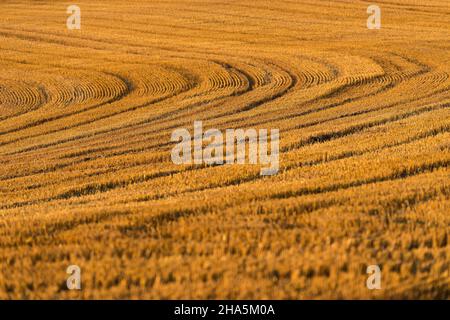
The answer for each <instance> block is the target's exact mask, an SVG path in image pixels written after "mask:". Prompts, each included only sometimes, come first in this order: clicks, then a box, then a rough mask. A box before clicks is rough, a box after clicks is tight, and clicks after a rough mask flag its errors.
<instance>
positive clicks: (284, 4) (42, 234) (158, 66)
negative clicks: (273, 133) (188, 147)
mask: <svg viewBox="0 0 450 320" xmlns="http://www.w3.org/2000/svg"><path fill="white" fill-rule="evenodd" d="M71 4H72V3H67V2H65V1H50V0H41V1H31V0H17V1H15V0H3V1H2V2H1V4H0V11H1V19H0V62H1V68H0V164H1V166H0V298H5V299H18V298H25V299H29V298H32V299H39V298H56V299H60V298H80V299H89V298H96V299H104V298H125V299H128V298H132V299H135V298H146V299H160V298H170V299H178V298H185V299H198V298H201V299H216V298H223V299H235V298H247V299H267V298H271V299H307V298H308V299H324V298H331V299H334V298H356V299H360V298H387V299H389V298H422V299H431V298H449V297H450V273H449V269H450V242H449V233H450V183H449V181H450V179H449V178H450V169H449V163H450V132H449V130H450V79H449V75H450V23H449V22H450V5H449V2H448V1H447V0H429V1H413V0H389V1H385V0H379V1H377V4H378V5H379V7H380V9H381V13H382V15H381V23H382V25H381V28H380V29H378V30H377V29H375V30H371V29H368V27H367V25H366V22H367V18H368V16H369V15H368V13H367V11H366V10H367V7H368V6H369V5H370V4H371V3H370V2H367V1H315V0H306V1H303V0H302V1H292V0H279V1H268V0H258V1H250V0H233V1H232V0H230V1H225V0H222V1H216V0H189V1H181V0H162V1H143V0H133V1H131V0H130V1H119V0H102V1H95V2H94V1H87V0H77V1H76V5H78V6H79V7H80V9H81V29H80V30H77V29H75V30H69V29H68V28H67V26H66V20H67V18H68V17H69V14H68V13H67V12H66V10H67V7H68V6H69V5H71ZM194 121H202V122H203V126H204V127H205V129H207V128H217V129H219V130H225V129H227V128H243V129H246V128H259V129H261V128H266V129H272V128H277V129H279V132H280V140H279V143H280V155H279V157H280V158H279V165H280V167H279V172H278V174H276V175H272V176H261V175H260V166H259V165H252V164H236V165H214V166H207V165H194V164H192V165H177V164H174V163H173V162H172V160H171V150H172V148H173V147H174V145H175V143H174V142H172V141H171V134H172V132H173V131H174V130H175V129H177V128H188V129H189V130H192V127H193V123H194ZM69 265H77V266H79V267H80V270H81V279H82V280H81V281H82V290H75V291H69V290H68V289H67V287H66V280H67V277H68V274H67V273H66V269H67V267H68V266H69ZM369 265H378V266H379V267H380V269H381V272H382V273H381V289H379V290H369V289H368V288H367V286H366V280H367V278H368V276H369V275H368V274H367V273H366V269H367V266H369Z"/></svg>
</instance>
